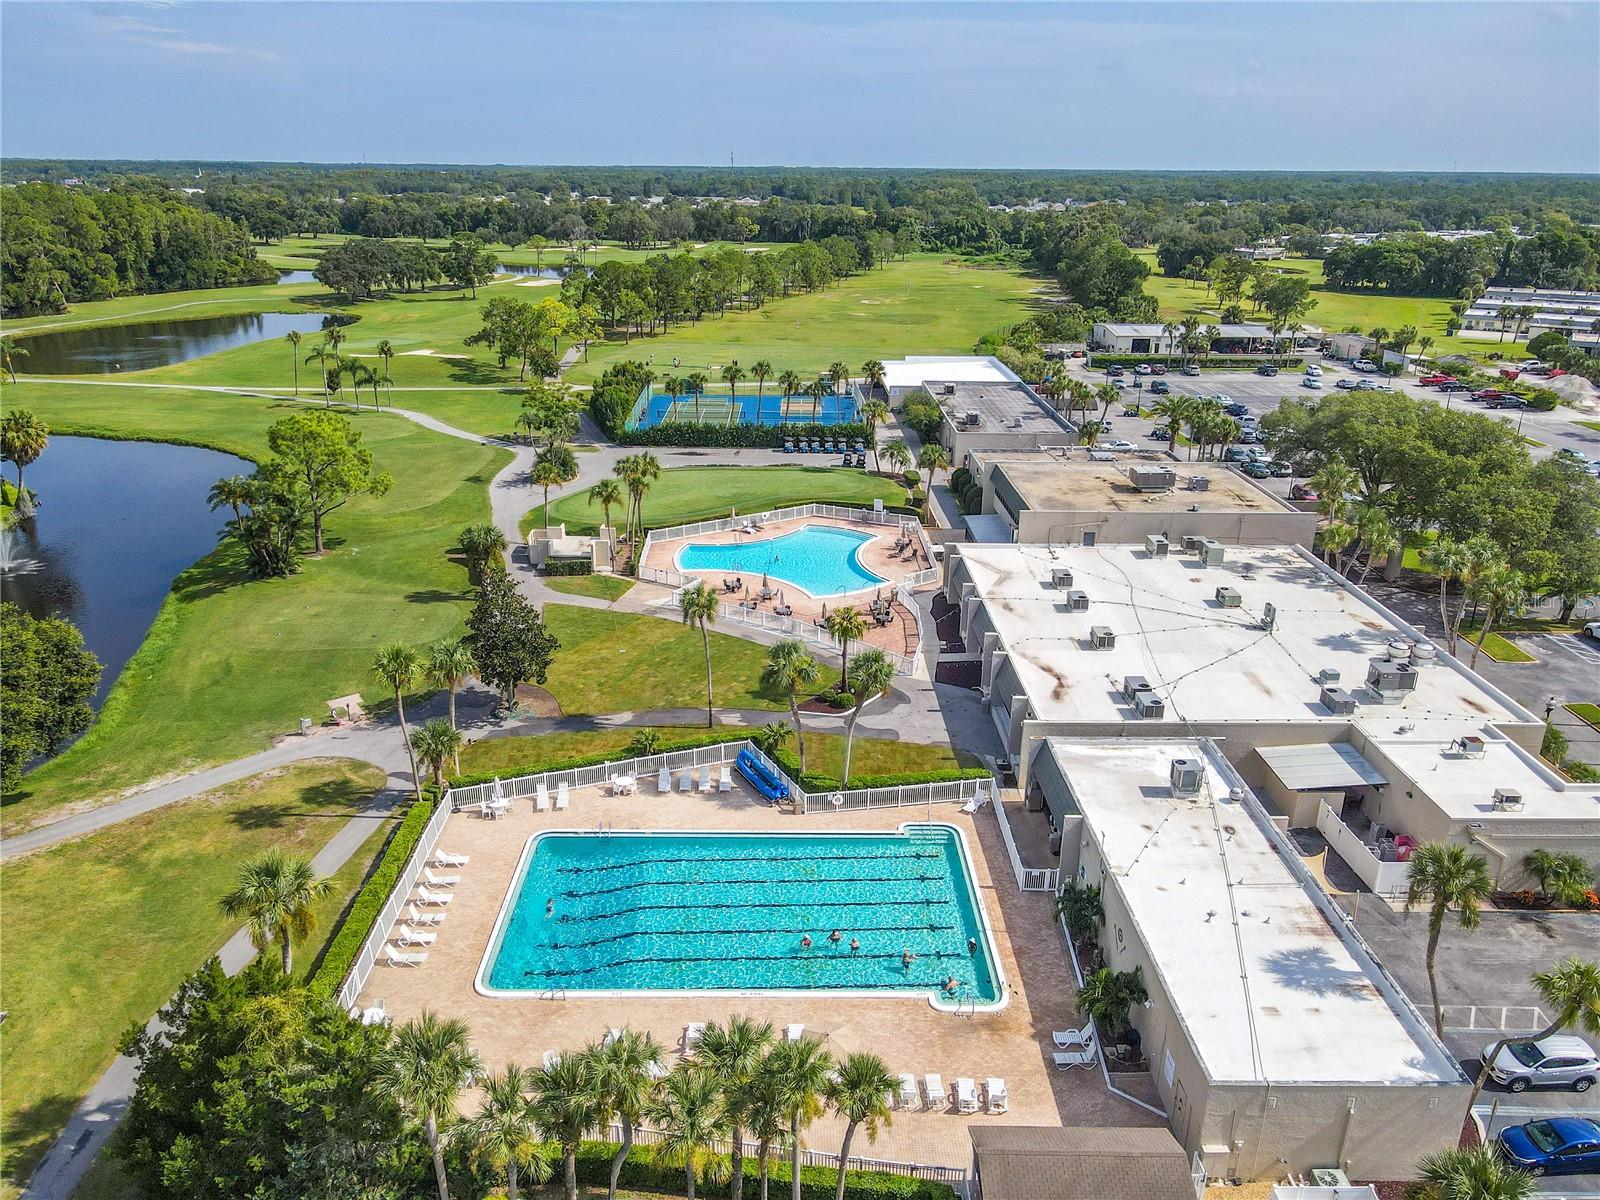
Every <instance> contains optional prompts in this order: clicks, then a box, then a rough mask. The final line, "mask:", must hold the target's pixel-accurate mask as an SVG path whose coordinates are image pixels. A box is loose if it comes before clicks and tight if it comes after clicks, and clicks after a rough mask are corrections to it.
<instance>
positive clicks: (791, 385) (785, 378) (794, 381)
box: [778, 370, 803, 412]
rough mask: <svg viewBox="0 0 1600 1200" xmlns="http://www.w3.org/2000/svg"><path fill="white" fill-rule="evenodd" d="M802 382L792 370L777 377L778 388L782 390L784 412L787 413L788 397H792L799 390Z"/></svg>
mask: <svg viewBox="0 0 1600 1200" xmlns="http://www.w3.org/2000/svg"><path fill="white" fill-rule="evenodd" d="M802 382H803V381H802V380H801V378H800V376H799V375H798V374H797V373H796V372H794V371H793V370H789V371H785V372H784V373H783V374H782V375H779V376H778V387H780V388H781V389H783V410H784V412H788V411H789V397H791V396H793V395H794V394H795V393H796V392H798V391H799V390H800V384H801V383H802Z"/></svg>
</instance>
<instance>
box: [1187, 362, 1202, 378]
mask: <svg viewBox="0 0 1600 1200" xmlns="http://www.w3.org/2000/svg"><path fill="white" fill-rule="evenodd" d="M1183 374H1185V375H1198V374H1200V368H1199V367H1198V366H1196V365H1195V364H1194V363H1185V364H1184V366H1183Z"/></svg>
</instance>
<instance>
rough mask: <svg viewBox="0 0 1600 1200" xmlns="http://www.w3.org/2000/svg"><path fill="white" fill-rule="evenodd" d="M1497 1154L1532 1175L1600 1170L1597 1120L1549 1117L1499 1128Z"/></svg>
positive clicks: (1599, 1128) (1599, 1124)
mask: <svg viewBox="0 0 1600 1200" xmlns="http://www.w3.org/2000/svg"><path fill="white" fill-rule="evenodd" d="M1496 1146H1497V1147H1498V1148H1499V1151H1500V1156H1501V1157H1502V1158H1504V1159H1505V1160H1506V1161H1507V1162H1509V1163H1510V1164H1511V1165H1512V1166H1516V1167H1521V1168H1522V1169H1523V1170H1524V1171H1531V1172H1532V1173H1533V1174H1535V1175H1587V1174H1590V1173H1591V1172H1600V1121H1591V1120H1590V1119H1589V1118H1587V1117H1551V1118H1550V1119H1549V1120H1546V1121H1529V1122H1528V1123H1527V1124H1526V1125H1512V1126H1510V1127H1508V1128H1506V1129H1502V1130H1501V1131H1500V1137H1499V1139H1498V1140H1497V1141H1496Z"/></svg>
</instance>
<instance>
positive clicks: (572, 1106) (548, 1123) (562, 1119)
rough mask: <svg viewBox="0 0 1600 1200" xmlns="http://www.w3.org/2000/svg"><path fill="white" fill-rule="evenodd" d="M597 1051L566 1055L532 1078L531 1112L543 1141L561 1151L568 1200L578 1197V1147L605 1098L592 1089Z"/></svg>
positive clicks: (563, 1182) (597, 1115) (591, 1127)
mask: <svg viewBox="0 0 1600 1200" xmlns="http://www.w3.org/2000/svg"><path fill="white" fill-rule="evenodd" d="M593 1053H594V1047H592V1046H591V1047H589V1048H588V1049H586V1050H583V1051H582V1052H580V1053H577V1054H563V1055H562V1056H561V1057H560V1058H558V1059H555V1060H553V1061H552V1062H551V1063H550V1065H549V1066H547V1067H545V1068H544V1069H543V1070H541V1071H537V1072H535V1073H534V1076H533V1084H532V1086H533V1101H532V1104H531V1105H530V1112H531V1114H532V1116H533V1123H534V1125H535V1126H536V1127H537V1128H538V1130H539V1134H540V1136H541V1137H543V1138H545V1140H547V1141H551V1142H555V1143H556V1144H557V1145H559V1146H560V1147H561V1173H562V1186H563V1188H564V1189H565V1194H566V1200H577V1196H578V1144H579V1143H580V1142H582V1141H583V1137H584V1135H585V1134H586V1133H588V1132H589V1131H590V1130H591V1129H593V1128H594V1127H595V1124H596V1122H597V1121H598V1120H599V1119H600V1113H601V1111H602V1109H603V1108H604V1098H603V1097H602V1096H601V1095H600V1094H599V1092H597V1091H596V1090H595V1088H594V1087H593V1079H594V1067H593V1065H592V1063H591V1061H590V1055H591V1054H593Z"/></svg>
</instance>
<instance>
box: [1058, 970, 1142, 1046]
mask: <svg viewBox="0 0 1600 1200" xmlns="http://www.w3.org/2000/svg"><path fill="white" fill-rule="evenodd" d="M1148 996H1149V993H1148V992H1147V991H1146V990H1145V986H1144V974H1143V972H1141V971H1140V969H1139V968H1138V967H1135V968H1134V969H1133V970H1131V971H1113V970H1112V969H1111V968H1110V967H1100V968H1099V969H1097V970H1094V971H1091V972H1090V973H1089V974H1088V976H1087V977H1086V978H1085V979H1084V981H1083V986H1082V987H1081V988H1079V989H1078V995H1077V999H1076V1001H1075V1003H1076V1004H1077V1006H1078V1011H1079V1012H1081V1013H1082V1014H1083V1015H1084V1016H1086V1017H1090V1018H1093V1020H1094V1021H1095V1022H1096V1023H1097V1024H1098V1025H1099V1026H1100V1027H1101V1028H1102V1030H1103V1031H1104V1032H1105V1033H1106V1035H1107V1040H1108V1041H1109V1040H1111V1039H1112V1038H1113V1037H1120V1036H1121V1034H1122V1032H1123V1031H1124V1030H1126V1029H1127V1028H1128V1010H1129V1009H1130V1008H1132V1007H1133V1006H1134V1005H1135V1004H1143V1003H1144V1002H1145V1000H1146V999H1147V997H1148Z"/></svg>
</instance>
